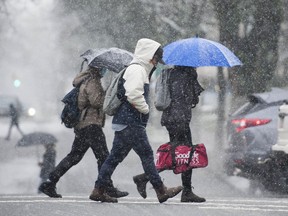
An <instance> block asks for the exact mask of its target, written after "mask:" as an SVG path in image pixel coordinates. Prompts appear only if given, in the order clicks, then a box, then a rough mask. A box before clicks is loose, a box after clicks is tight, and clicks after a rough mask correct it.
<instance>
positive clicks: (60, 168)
mask: <svg viewBox="0 0 288 216" xmlns="http://www.w3.org/2000/svg"><path fill="white" fill-rule="evenodd" d="M89 148H91V149H92V151H93V153H94V155H95V158H96V160H97V163H98V172H99V170H100V168H101V166H102V165H103V163H104V161H105V160H106V158H107V156H108V155H109V151H108V148H107V145H106V139H105V135H104V133H103V130H102V128H101V127H100V126H98V125H89V126H87V127H85V128H83V129H80V130H75V139H74V142H73V145H72V149H71V151H70V153H69V154H68V155H67V156H66V157H65V158H64V159H63V160H62V161H61V162H60V163H59V164H58V165H57V166H56V168H55V169H54V171H52V172H51V173H50V175H49V179H50V181H51V182H54V183H57V182H58V181H59V179H60V178H61V176H63V175H64V174H65V173H66V172H67V171H68V170H69V169H70V168H71V167H72V166H74V165H76V164H78V163H79V162H80V161H81V159H82V158H83V156H84V155H85V153H86V152H87V150H88V149H89ZM109 184H110V186H111V184H112V181H111V180H110V182H109Z"/></svg>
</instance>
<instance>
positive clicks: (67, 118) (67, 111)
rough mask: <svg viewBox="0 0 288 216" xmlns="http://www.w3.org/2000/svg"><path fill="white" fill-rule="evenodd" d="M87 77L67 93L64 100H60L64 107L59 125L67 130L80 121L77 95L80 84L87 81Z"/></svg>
mask: <svg viewBox="0 0 288 216" xmlns="http://www.w3.org/2000/svg"><path fill="white" fill-rule="evenodd" d="M89 78H90V76H88V77H87V78H86V79H84V80H83V81H82V82H81V83H80V84H79V85H78V86H76V87H74V88H73V89H72V90H71V91H70V92H68V93H67V94H66V95H65V96H64V98H63V99H62V100H61V101H62V102H63V103H64V104H65V105H64V108H63V110H62V113H61V121H62V122H61V123H62V124H64V125H65V127H67V128H73V127H75V126H76V125H77V124H78V123H79V120H80V117H81V110H80V109H79V108H78V95H79V90H80V86H81V84H82V83H83V82H84V81H86V80H87V79H89Z"/></svg>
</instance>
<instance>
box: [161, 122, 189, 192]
mask: <svg viewBox="0 0 288 216" xmlns="http://www.w3.org/2000/svg"><path fill="white" fill-rule="evenodd" d="M165 127H166V129H167V131H168V133H169V138H170V142H172V143H178V144H181V145H188V146H191V145H192V135H191V130H190V127H189V123H185V124H174V125H166V126H165ZM181 180H182V186H183V187H184V190H185V189H186V190H191V183H192V170H188V171H186V172H184V173H182V174H181Z"/></svg>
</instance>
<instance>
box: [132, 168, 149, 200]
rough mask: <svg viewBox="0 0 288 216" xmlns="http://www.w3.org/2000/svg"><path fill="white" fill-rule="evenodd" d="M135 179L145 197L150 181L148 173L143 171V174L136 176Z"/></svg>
mask: <svg viewBox="0 0 288 216" xmlns="http://www.w3.org/2000/svg"><path fill="white" fill-rule="evenodd" d="M133 181H134V183H135V184H136V186H137V190H138V192H139V194H140V195H141V196H142V197H143V198H144V199H145V198H146V197H147V193H146V184H147V182H148V181H149V179H148V178H147V176H146V174H145V173H143V174H140V175H137V176H134V177H133Z"/></svg>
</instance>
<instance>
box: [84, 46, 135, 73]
mask: <svg viewBox="0 0 288 216" xmlns="http://www.w3.org/2000/svg"><path fill="white" fill-rule="evenodd" d="M81 57H83V58H84V59H85V60H87V62H88V65H89V66H91V67H96V68H106V69H108V70H110V71H113V72H115V73H118V72H120V71H121V70H122V69H123V68H124V67H125V66H126V65H128V64H129V63H130V62H131V61H132V59H133V53H131V52H128V51H127V50H124V49H119V48H116V47H112V48H109V49H104V48H103V49H89V50H87V51H86V52H85V53H83V54H82V55H81Z"/></svg>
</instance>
